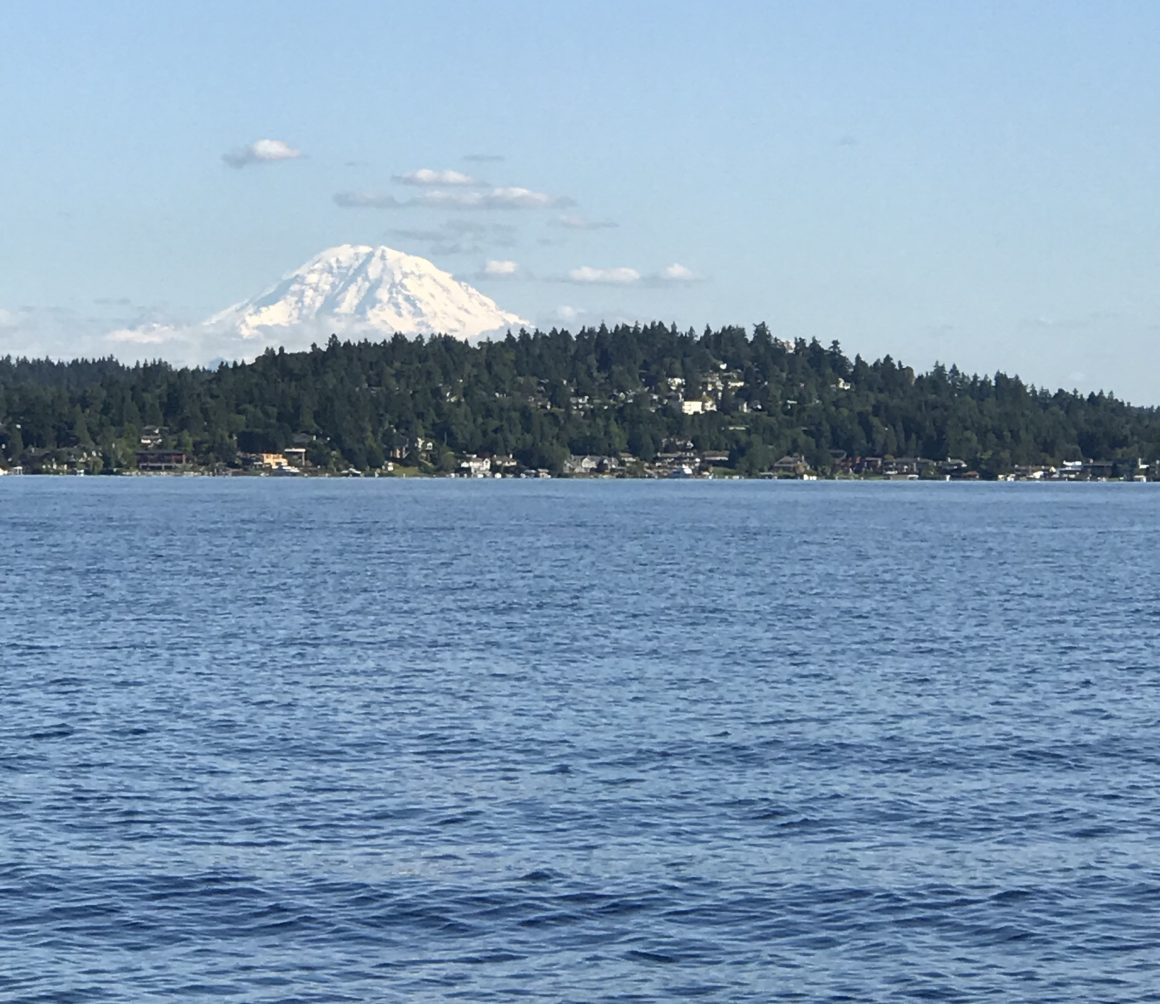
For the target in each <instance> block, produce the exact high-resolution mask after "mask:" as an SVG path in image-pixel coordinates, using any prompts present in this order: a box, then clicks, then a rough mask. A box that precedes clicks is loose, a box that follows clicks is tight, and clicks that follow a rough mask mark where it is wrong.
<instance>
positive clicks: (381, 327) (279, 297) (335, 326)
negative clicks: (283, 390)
mask: <svg viewBox="0 0 1160 1004" xmlns="http://www.w3.org/2000/svg"><path fill="white" fill-rule="evenodd" d="M520 327H529V328H530V327H531V323H530V322H528V321H525V320H524V319H523V318H521V317H519V316H518V315H517V314H513V313H510V312H508V311H506V310H501V309H500V308H499V307H498V306H497V305H496V303H495V301H494V300H492V299H491V298H490V297H487V296H484V295H483V293H481V292H479V290H477V289H473V288H472V287H471V286H468V285H467V284H466V283H463V282H460V281H459V280H458V279H456V278H454V277H453V276H452V275H450V274H449V273H447V272H444V271H443V270H442V269H440V268H438V267H436V266H435V265H433V264H432V263H431V262H429V261H428V260H427V259H426V258H420V257H419V256H418V255H411V254H405V253H403V252H402V251H395V250H394V249H393V248H388V247H371V246H370V245H365V244H342V245H339V246H338V247H333V248H328V249H327V250H325V251H323V252H322V253H321V254H319V255H316V256H315V257H313V258H311V259H310V261H308V262H307V263H306V264H305V265H303V266H302V267H301V268H296V269H294V271H292V272H287V273H286V274H285V275H284V276H282V278H281V279H279V280H278V282H277V283H275V284H274V285H273V286H271V287H270V288H269V289H267V290H266V291H265V292H264V293H260V294H259V295H258V296H255V297H253V298H252V299H249V300H244V301H242V302H241V303H236V304H234V305H233V306H232V307H227V308H226V309H225V310H223V311H220V312H219V313H217V314H214V315H213V316H212V317H210V318H208V319H207V320H205V321H203V322H201V323H200V324H192V325H183V326H180V325H168V324H158V323H152V324H145V325H140V326H137V327H132V328H121V329H119V330H116V331H111V332H109V333H108V334H106V335H105V336H104V341H105V343H106V344H107V345H110V346H112V347H113V351H114V352H115V354H117V355H119V356H122V357H133V358H151V359H152V358H163V359H168V360H169V361H170V362H175V363H185V364H190V365H204V364H205V363H206V362H207V361H208V360H210V359H214V358H217V359H238V360H241V359H252V358H254V357H255V356H257V355H260V354H261V353H262V352H263V351H264V350H265V349H266V348H270V347H273V348H277V347H279V346H280V347H282V348H285V349H288V350H290V351H296V350H300V349H306V348H309V347H310V344H311V343H312V342H317V343H319V344H321V343H323V342H325V341H326V339H327V338H328V337H329V336H330V335H331V334H336V335H338V336H339V337H340V338H352V339H353V338H367V339H370V340H372V341H377V340H381V339H383V338H388V337H390V336H391V335H393V334H396V333H399V334H404V335H430V334H447V335H455V336H457V337H460V338H465V339H475V338H480V337H483V336H485V335H489V334H500V333H502V332H504V331H507V330H508V329H514V328H520Z"/></svg>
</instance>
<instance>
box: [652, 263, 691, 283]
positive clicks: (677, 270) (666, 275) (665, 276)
mask: <svg viewBox="0 0 1160 1004" xmlns="http://www.w3.org/2000/svg"><path fill="white" fill-rule="evenodd" d="M658 278H659V279H660V280H661V281H662V282H696V281H697V280H698V279H699V278H700V276H699V275H697V273H696V272H694V271H693V270H692V269H691V268H686V267H685V266H684V265H682V264H681V263H680V262H673V263H672V264H671V265H666V266H665V267H664V268H662V269H661V273H660V275H659V276H658Z"/></svg>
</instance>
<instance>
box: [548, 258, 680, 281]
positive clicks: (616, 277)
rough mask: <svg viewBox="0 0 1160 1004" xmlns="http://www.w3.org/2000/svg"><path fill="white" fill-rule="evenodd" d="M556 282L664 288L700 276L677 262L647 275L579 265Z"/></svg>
mask: <svg viewBox="0 0 1160 1004" xmlns="http://www.w3.org/2000/svg"><path fill="white" fill-rule="evenodd" d="M556 281H557V282H570V283H574V284H575V285H578V286H638V285H647V286H666V285H679V284H684V283H693V282H700V281H701V276H699V275H698V274H697V273H696V272H694V271H693V270H692V269H691V268H688V267H686V266H685V265H682V264H680V263H679V262H673V263H672V264H671V265H666V266H665V267H664V268H662V269H661V270H660V271H659V272H648V273H646V272H641V271H640V270H639V269H635V268H631V267H629V266H627V265H620V266H617V267H613V268H595V267H593V266H591V265H581V266H579V267H578V268H573V269H570V270H569V271H568V272H567V273H566V274H565V275H563V276H559V277H557V278H556Z"/></svg>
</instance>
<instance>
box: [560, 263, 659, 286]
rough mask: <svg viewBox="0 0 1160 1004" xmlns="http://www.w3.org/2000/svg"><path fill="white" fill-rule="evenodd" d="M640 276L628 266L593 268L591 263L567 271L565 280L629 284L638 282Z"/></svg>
mask: <svg viewBox="0 0 1160 1004" xmlns="http://www.w3.org/2000/svg"><path fill="white" fill-rule="evenodd" d="M640 278H641V276H640V273H639V272H638V271H637V270H636V269H635V268H629V267H628V266H621V267H619V268H593V267H592V266H591V265H581V266H580V267H579V268H574V269H572V270H571V271H570V272H569V273H568V275H567V278H566V281H567V282H576V283H580V284H581V285H605V286H631V285H633V284H634V283H638V282H640Z"/></svg>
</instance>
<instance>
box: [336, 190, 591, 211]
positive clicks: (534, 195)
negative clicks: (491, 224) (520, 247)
mask: <svg viewBox="0 0 1160 1004" xmlns="http://www.w3.org/2000/svg"><path fill="white" fill-rule="evenodd" d="M334 203H335V205H338V206H342V207H343V208H345V209H406V208H413V207H420V208H425V209H448V210H457V209H498V210H505V209H506V210H514V209H550V208H553V207H556V206H570V205H573V201H572V200H571V199H569V198H567V197H566V196H559V195H548V194H547V193H546V192H536V191H533V190H532V189H530V188H519V187H517V186H513V185H508V186H498V187H488V188H468V187H464V188H459V189H454V188H432V189H428V190H425V191H422V192H420V193H419V194H418V195H416V196H414V197H413V198H410V199H397V198H395V197H394V196H393V195H387V194H386V193H383V192H349V191H348V192H338V193H336V194H335V195H334Z"/></svg>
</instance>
